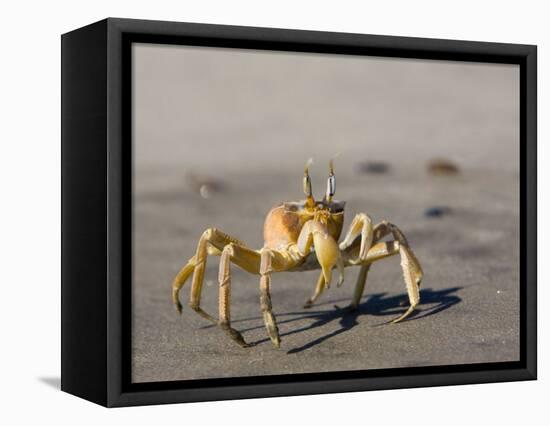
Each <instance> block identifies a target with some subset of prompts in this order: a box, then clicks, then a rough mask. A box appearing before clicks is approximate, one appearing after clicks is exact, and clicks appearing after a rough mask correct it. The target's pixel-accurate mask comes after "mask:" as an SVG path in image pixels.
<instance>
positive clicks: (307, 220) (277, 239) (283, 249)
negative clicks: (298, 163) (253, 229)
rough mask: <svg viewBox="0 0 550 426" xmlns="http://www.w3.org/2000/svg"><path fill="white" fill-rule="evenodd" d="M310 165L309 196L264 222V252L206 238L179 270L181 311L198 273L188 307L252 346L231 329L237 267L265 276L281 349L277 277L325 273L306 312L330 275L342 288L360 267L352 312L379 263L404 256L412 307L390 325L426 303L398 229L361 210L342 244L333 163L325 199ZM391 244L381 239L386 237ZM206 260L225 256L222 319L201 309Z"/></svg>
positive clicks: (269, 319)
mask: <svg viewBox="0 0 550 426" xmlns="http://www.w3.org/2000/svg"><path fill="white" fill-rule="evenodd" d="M309 164H310V162H308V163H307V164H306V167H305V170H304V178H303V185H304V193H305V195H306V199H305V200H303V201H298V202H285V203H281V204H279V205H277V206H275V207H274V208H272V209H271V210H270V211H269V213H268V214H267V217H266V220H265V224H264V246H263V248H261V249H260V250H253V249H251V248H248V247H246V246H245V245H244V244H243V243H242V242H240V241H239V240H237V239H236V238H233V237H231V236H229V235H227V234H225V233H223V232H221V231H220V230H218V229H216V228H209V229H207V230H206V231H204V233H203V234H202V236H201V238H200V240H199V243H198V246H197V251H196V253H195V255H194V256H193V257H192V258H191V259H190V260H189V261H188V262H187V264H186V265H185V266H184V267H183V268H182V269H181V270H180V271H179V273H178V274H177V276H176V278H175V279H174V281H173V283H172V300H173V303H174V304H175V306H176V308H177V310H178V312H179V313H181V310H182V305H181V303H180V301H179V292H180V290H181V288H182V287H183V285H184V284H185V281H186V280H187V279H188V278H189V276H190V275H191V273H193V280H192V284H191V297H190V301H189V306H191V308H192V309H194V310H195V311H196V312H197V313H199V314H200V315H201V316H203V317H204V318H206V319H208V320H209V321H211V322H213V323H214V324H217V325H219V326H220V327H221V328H222V329H223V330H224V331H225V332H226V333H227V334H228V335H229V336H230V337H231V338H232V339H233V340H234V341H235V342H237V343H238V344H239V345H241V346H243V347H246V346H248V344H247V343H246V342H245V340H244V339H243V337H242V335H241V333H239V332H238V331H237V330H235V329H234V328H232V327H231V316H230V301H231V264H232V263H233V264H235V265H237V266H239V267H240V268H242V269H244V270H245V271H247V272H250V273H251V274H255V275H259V276H260V305H261V310H262V313H263V318H264V322H265V326H266V328H267V333H268V334H269V337H270V339H271V341H272V342H273V344H274V345H275V346H276V347H279V346H280V343H281V339H280V337H279V330H278V328H277V322H276V320H275V316H274V315H273V312H272V308H271V296H270V290H271V275H272V273H273V272H281V271H307V270H313V269H321V274H320V276H319V279H318V281H317V285H316V287H315V292H314V294H313V295H312V296H311V298H309V299H308V300H307V301H306V304H305V306H304V308H308V307H310V306H312V305H313V303H314V302H315V301H316V300H317V298H318V297H319V296H320V295H321V293H322V292H323V290H324V289H325V288H328V287H329V286H330V283H331V280H332V270H333V269H334V268H337V270H338V272H339V279H338V286H340V285H341V284H342V282H343V280H344V267H347V266H359V267H360V270H359V276H358V279H357V284H356V287H355V292H354V295H353V299H352V301H351V304H350V306H349V308H350V309H355V308H357V306H358V304H359V301H360V300H361V297H362V295H363V290H364V288H365V282H366V279H367V273H368V271H369V268H370V266H371V264H372V263H373V262H375V261H377V260H380V259H383V258H386V257H388V256H393V255H395V254H397V253H399V254H400V255H401V267H402V269H403V275H404V279H405V284H406V286H407V292H408V295H409V302H410V306H409V308H408V309H407V310H406V311H405V312H404V313H403V314H402V315H401V316H399V317H398V318H396V319H394V320H393V321H392V322H393V323H397V322H399V321H402V320H403V319H405V318H407V317H408V316H409V315H410V314H411V313H412V312H413V311H414V309H415V307H416V306H417V305H418V303H419V301H420V293H419V286H420V281H421V279H422V275H423V273H422V268H421V266H420V263H419V262H418V260H417V259H416V256H415V255H414V253H413V251H412V250H411V248H410V247H409V244H408V242H407V239H406V238H405V236H404V235H403V233H402V232H401V231H400V230H399V228H397V226H395V225H393V224H392V223H389V222H387V221H382V222H380V223H379V224H377V225H373V224H372V221H371V218H370V217H369V216H368V215H367V214H365V213H359V214H357V215H356V216H355V218H354V219H353V221H352V223H351V225H350V227H349V230H348V232H347V234H346V236H345V238H344V239H343V240H342V241H341V242H340V244H338V239H339V238H340V234H341V232H342V227H343V223H344V206H345V203H344V202H340V201H335V200H333V197H334V193H335V189H336V179H335V176H334V170H333V165H332V161H331V162H330V167H329V176H328V182H327V190H326V194H325V197H324V198H323V200H322V201H315V199H314V198H313V194H312V190H311V180H310V177H309V171H308V168H309ZM387 235H391V236H392V237H393V240H391V241H385V242H381V241H380V240H382V239H383V238H384V237H385V236H387ZM208 255H216V256H220V266H219V275H218V282H219V320H216V319H215V318H214V317H212V316H211V315H210V314H208V313H207V312H205V311H204V310H203V309H202V308H201V306H200V301H201V292H202V286H203V280H204V270H205V266H206V259H207V257H208Z"/></svg>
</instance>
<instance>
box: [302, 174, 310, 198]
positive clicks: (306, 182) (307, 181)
mask: <svg viewBox="0 0 550 426" xmlns="http://www.w3.org/2000/svg"><path fill="white" fill-rule="evenodd" d="M304 194H306V197H311V195H312V194H311V179H310V178H309V174H307V175H305V176H304Z"/></svg>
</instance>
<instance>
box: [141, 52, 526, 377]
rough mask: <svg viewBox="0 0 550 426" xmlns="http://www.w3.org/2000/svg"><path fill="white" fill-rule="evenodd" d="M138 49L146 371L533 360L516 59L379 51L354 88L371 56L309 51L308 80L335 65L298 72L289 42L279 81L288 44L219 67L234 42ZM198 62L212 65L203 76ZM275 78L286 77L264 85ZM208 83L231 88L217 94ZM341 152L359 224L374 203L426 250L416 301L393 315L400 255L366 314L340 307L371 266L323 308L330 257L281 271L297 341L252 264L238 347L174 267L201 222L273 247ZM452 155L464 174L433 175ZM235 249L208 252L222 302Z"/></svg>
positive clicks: (420, 251) (343, 182) (237, 283)
mask: <svg viewBox="0 0 550 426" xmlns="http://www.w3.org/2000/svg"><path fill="white" fill-rule="evenodd" d="M205 51H206V53H205ZM135 53H136V56H135V59H136V62H135V66H136V71H135V81H136V86H135V95H136V96H135V101H136V103H135V114H134V121H135V130H134V132H135V136H136V138H135V141H134V143H135V172H134V176H135V177H134V187H135V188H134V282H133V294H132V304H133V321H132V379H133V381H135V382H150V381H166V380H189V379H202V378H215V377H239V376H255V375H277V374H290V373H308V372H324V371H343V370H363V369H380V368H395V367H412V366H427V365H445V364H463V363H480V362H497V361H513V360H517V359H519V284H518V283H519V248H518V244H519V211H518V205H519V172H518V168H517V161H518V159H517V154H518V148H517V144H518V133H517V132H518V130H517V129H518V111H517V109H516V107H515V105H516V101H517V87H516V83H517V82H518V80H517V79H518V78H519V75H516V74H517V72H516V70H514V69H509V68H506V67H505V68H503V69H502V70H500V69H498V70H497V69H496V68H495V66H493V65H487V66H485V67H483V66H479V67H474V66H472V65H455V66H452V65H449V64H440V65H437V66H431V67H430V66H428V65H426V61H424V62H421V61H416V62H415V61H409V62H410V64H409V65H407V64H405V65H403V66H405V68H404V69H401V68H399V67H398V66H397V65H396V64H395V62H392V61H389V62H388V61H384V60H373V61H371V62H369V63H368V64H367V65H365V67H366V68H365V69H366V70H367V71H368V72H367V76H368V78H365V79H364V80H365V81H367V83H365V85H366V87H363V86H362V85H361V84H356V85H355V86H354V87H355V89H356V90H353V91H350V89H349V88H348V89H347V90H346V88H347V87H348V86H349V84H350V83H349V80H350V79H351V78H352V77H354V76H355V77H354V78H356V80H357V75H355V74H353V73H354V72H355V73H356V74H357V71H356V68H357V67H359V68H360V67H361V66H363V65H361V64H362V63H360V61H359V60H355V59H354V61H358V62H353V61H351V62H349V61H348V62H346V63H345V64H344V65H343V66H344V67H346V68H345V69H340V68H338V67H339V65H338V63H339V62H338V61H334V62H331V61H330V60H329V59H326V61H327V62H323V63H318V60H317V59H315V58H313V63H312V62H311V61H309V62H308V61H307V60H306V59H307V58H306V59H303V62H300V60H301V59H300V60H298V62H299V65H300V67H299V69H300V70H304V69H306V70H307V71H308V72H306V71H303V74H304V76H303V79H305V78H306V77H307V76H309V77H311V76H312V75H317V74H318V75H319V76H318V78H317V80H318V82H317V83H316V85H315V84H313V83H311V82H310V83H307V84H306V83H305V81H306V80H301V78H302V77H300V76H301V74H300V73H294V74H289V73H290V72H291V70H296V60H295V59H296V58H294V59H292V58H291V59H292V60H291V59H288V58H286V57H283V56H281V55H278V56H276V57H275V59H276V60H277V66H278V67H279V68H277V70H278V71H277V72H276V73H275V74H274V75H275V76H283V77H285V78H284V79H281V82H279V80H277V79H275V77H273V76H271V74H270V72H271V71H270V70H273V69H274V68H273V67H274V64H273V63H272V61H274V60H275V59H274V57H273V56H269V55H267V56H266V55H265V54H263V55H260V57H259V59H258V58H256V57H254V58H252V59H250V58H251V56H250V55H252V54H251V53H246V54H244V53H243V54H241V55H239V54H237V55H231V56H230V57H228V58H222V59H223V60H224V61H223V64H224V66H225V68H224V69H223V72H221V71H220V70H219V68H218V67H216V66H213V65H212V61H215V60H218V59H217V58H218V56H219V55H218V56H217V55H216V54H215V53H216V52H214V53H212V52H210V51H208V50H207V49H202V51H194V50H193V51H192V52H191V54H187V53H188V52H187V51H185V52H180V51H177V50H174V49H166V48H152V47H150V46H144V47H141V48H138V50H136V52H135ZM218 54H219V52H218ZM182 57H183V60H181V61H180V58H182ZM225 59H228V60H225ZM310 59H311V58H310ZM251 64H252V65H254V66H252V65H251ZM372 64H374V65H372ZM321 65H322V66H321ZM371 65H372V66H371ZM396 67H397V68H396ZM407 67H408V68H407ZM418 67H420V68H421V69H418ZM167 70H168V71H167ZM201 70H202V73H201V72H200V71H201ZM315 70H324V71H323V72H320V71H315ZM163 72H165V73H169V74H170V75H162V73H163ZM185 72H191V73H195V74H193V76H194V79H193V82H194V83H193V84H192V85H191V84H190V83H185V81H187V80H186V78H184V77H185V75H184V73H185ZM245 72H246V73H245ZM315 72H317V74H315ZM350 72H351V77H350V74H349V73H350ZM178 73H179V74H178ZM415 73H416V74H415ZM430 73H431V74H430ZM289 75H292V76H294V77H296V78H294V79H290V78H289ZM201 76H202V77H201ZM230 76H234V78H233V79H231V78H230ZM237 76H238V78H237ZM258 76H264V78H259V77H258ZM265 76H267V77H265ZM269 76H271V77H272V78H271V79H270V78H268V77H269ZM335 76H340V77H338V78H336V77H335ZM201 78H202V79H201ZM243 78H244V79H245V81H246V82H247V83H246V84H245V85H244V86H245V87H243V85H242V84H241V87H239V90H237V89H236V88H235V87H234V84H233V85H232V84H231V82H233V81H241V80H242V79H243ZM266 78H267V80H266ZM178 79H179V80H178ZM310 79H311V78H309V79H308V80H307V81H309V80H310ZM326 79H329V80H330V83H331V84H328V83H327V80H326ZM411 79H412V80H413V82H414V84H412V83H413V82H411ZM317 80H316V81H317ZM159 81H161V82H163V84H160V83H158V82H159ZM174 81H180V82H181V85H175V83H174ZM358 81H363V80H361V79H359V80H358ZM371 82H377V84H373V83H371ZM222 83H224V84H222ZM186 84H189V87H187V86H186ZM266 84H267V86H268V87H270V88H271V89H272V90H271V91H270V92H269V93H264V95H262V96H260V97H259V95H258V91H259V90H260V89H259V88H263V90H265V87H266ZM285 84H286V85H285ZM288 85H290V86H291V87H290V89H288V88H287V86H288ZM180 86H184V87H183V88H182V87H180ZM191 86H192V87H191ZM174 87H176V89H174ZM283 88H285V89H284V90H283ZM320 88H323V90H324V91H323V90H320ZM426 88H431V89H429V90H427V89H426ZM180 90H181V92H180ZM285 90H286V91H285ZM281 92H284V93H281ZM270 94H271V95H272V96H271V97H269V96H270ZM317 94H319V97H316V96H317ZM206 95H209V96H212V97H215V99H217V100H216V101H215V102H211V103H210V104H209V103H208V102H206V101H205V100H204V98H205V96H206ZM253 95H255V97H256V98H255V100H254V99H253ZM321 95H322V96H321ZM263 96H265V97H266V98H265V99H267V100H265V99H264V101H263V102H261V99H262V97H263ZM258 97H259V98H258ZM253 100H254V103H252V101H253ZM322 100H323V101H322ZM321 101H322V102H321ZM381 105H382V106H383V107H381ZM222 110H223V111H222ZM174 111H177V113H176V112H174ZM361 117H366V118H364V119H362V118H361ZM337 152H339V153H340V154H341V155H340V156H339V157H338V158H337V160H336V177H337V193H336V198H337V199H340V200H345V201H346V202H347V205H346V221H345V226H344V229H347V226H349V224H350V222H351V220H352V219H353V216H354V214H356V213H358V212H367V213H368V214H369V215H370V216H371V217H372V218H373V220H374V221H375V222H379V221H381V220H383V219H387V220H390V221H392V222H393V223H395V224H397V225H398V226H399V227H400V228H401V229H402V230H403V231H404V233H405V235H406V236H407V237H408V239H409V242H410V244H411V246H412V248H413V250H414V251H415V253H416V255H417V257H418V258H419V260H420V262H421V263H422V266H423V269H424V273H425V278H424V280H423V283H422V287H421V292H420V294H421V302H420V306H419V309H418V311H417V313H416V315H414V316H413V317H411V318H410V319H409V320H407V321H405V322H403V323H400V324H396V325H388V324H386V323H387V322H388V321H390V320H391V319H393V318H394V317H396V316H398V315H399V314H400V313H402V312H403V311H404V310H405V309H406V308H407V306H408V300H407V295H406V290H405V284H404V281H403V278H402V272H401V268H400V265H399V257H398V256H396V257H392V258H389V259H385V260H382V261H380V262H377V263H376V264H375V265H374V266H373V267H372V269H371V272H370V273H369V277H368V281H367V286H366V291H365V295H364V297H363V299H362V301H361V305H360V307H359V309H358V310H357V311H356V312H352V313H349V312H346V311H345V310H343V309H341V308H344V307H345V306H346V305H347V304H348V303H349V301H350V299H351V296H352V294H353V289H354V286H355V279H356V276H357V272H358V270H357V269H356V268H346V279H345V282H344V284H343V286H342V287H341V288H336V286H335V285H333V287H331V288H330V289H329V290H327V291H326V292H325V293H324V294H323V295H322V296H321V298H320V300H319V302H318V304H316V305H315V306H313V307H312V308H310V309H303V307H302V305H303V303H304V302H305V300H306V299H307V298H308V297H309V296H310V295H311V294H312V292H313V289H314V287H315V283H316V280H317V276H318V272H316V271H314V272H301V273H279V274H274V276H273V288H272V302H273V310H274V313H275V315H276V317H277V319H278V323H279V330H280V333H281V337H282V344H281V348H280V349H276V348H274V347H273V345H272V343H271V341H270V340H269V339H268V337H267V334H266V331H265V327H264V324H263V320H262V317H261V312H260V300H259V277H257V276H253V275H250V274H247V273H245V272H243V271H241V270H239V269H238V268H237V267H234V268H233V280H232V283H233V284H232V295H233V297H232V319H233V326H234V327H235V328H237V329H238V330H240V331H241V332H242V333H243V336H244V338H245V339H246V340H247V341H248V342H251V343H254V344H255V345H254V346H253V347H250V348H246V349H243V348H240V347H238V346H237V345H236V344H235V343H233V342H232V341H231V340H230V339H229V338H228V337H227V336H226V335H225V334H224V333H223V332H222V331H221V330H219V329H218V328H217V327H215V326H213V325H211V324H209V323H208V322H207V321H206V320H204V319H203V318H201V317H200V316H198V315H197V314H196V313H195V312H193V311H192V310H191V309H190V308H189V307H187V302H188V296H189V290H190V281H189V282H188V283H187V284H186V286H185V287H184V289H183V290H182V294H181V301H182V303H183V305H184V309H183V313H182V315H181V316H180V315H178V314H177V312H176V310H175V309H174V307H173V306H172V302H171V282H172V280H173V278H174V276H175V275H176V274H177V272H178V270H179V269H180V268H181V267H182V265H184V264H185V262H186V261H187V260H188V259H189V258H190V257H191V256H192V255H193V254H194V252H195V250H196V244H197V242H198V239H199V237H200V235H201V234H202V232H203V231H204V230H205V229H207V228H208V227H212V226H215V227H217V228H219V229H220V230H222V231H224V232H225V233H228V234H230V235H232V236H234V237H236V238H238V239H240V240H242V241H244V242H245V243H246V244H247V245H248V246H250V247H252V248H255V249H259V248H260V247H261V246H262V227H263V220H264V218H265V215H266V213H267V212H268V210H269V209H270V208H271V207H272V206H273V205H275V204H277V203H279V202H281V201H291V200H298V199H300V198H302V197H303V195H302V193H301V185H302V184H301V178H302V167H303V164H304V162H305V160H306V159H307V158H308V157H309V156H312V157H314V159H315V160H316V162H315V163H314V165H313V168H312V178H313V187H314V192H315V194H316V195H317V196H318V197H319V198H320V197H321V196H322V195H321V194H322V193H323V192H324V188H325V180H326V174H327V162H328V159H329V158H330V157H331V156H332V155H334V154H335V153H337ZM440 156H443V157H445V158H448V159H450V160H451V161H453V162H454V163H455V164H457V165H458V167H459V169H460V171H459V173H458V174H456V175H450V176H434V175H432V174H430V173H428V171H427V169H426V164H427V162H428V161H429V160H430V159H431V158H433V157H440ZM364 161H382V162H385V163H387V164H388V166H389V169H388V170H387V171H386V172H383V173H365V172H362V171H361V167H360V166H361V164H362V162H364ZM203 184H205V185H206V186H205V187H203V190H202V194H201V191H200V187H201V185H203ZM205 197H207V198H205ZM431 207H444V209H443V214H442V215H441V216H440V217H429V216H427V215H426V214H425V212H426V210H427V209H429V208H431ZM447 209H448V210H447ZM218 263H219V258H218V257H210V258H209V259H208V263H207V268H206V278H205V285H204V289H203V299H202V300H203V307H204V309H205V310H206V311H207V312H209V313H211V314H214V315H215V316H217V303H218V284H217V272H218Z"/></svg>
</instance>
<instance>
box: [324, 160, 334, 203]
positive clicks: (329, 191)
mask: <svg viewBox="0 0 550 426" xmlns="http://www.w3.org/2000/svg"><path fill="white" fill-rule="evenodd" d="M335 193H336V176H334V165H333V163H332V160H330V163H329V174H328V180H327V193H326V195H325V199H326V200H327V202H329V203H330V202H331V201H332V197H334V194H335Z"/></svg>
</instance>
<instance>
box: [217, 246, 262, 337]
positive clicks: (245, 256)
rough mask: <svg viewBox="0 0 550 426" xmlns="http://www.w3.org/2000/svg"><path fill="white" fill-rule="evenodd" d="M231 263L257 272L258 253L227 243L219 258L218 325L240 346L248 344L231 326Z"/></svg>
mask: <svg viewBox="0 0 550 426" xmlns="http://www.w3.org/2000/svg"><path fill="white" fill-rule="evenodd" d="M231 263H235V264H237V265H239V266H241V267H242V268H243V269H245V270H249V271H252V272H255V273H257V272H258V265H259V263H260V255H259V254H258V253H257V252H256V251H254V250H250V249H248V248H246V247H244V246H240V245H238V244H235V243H229V244H228V245H226V246H225V247H224V249H223V251H222V254H221V258H220V269H219V274H218V282H219V292H220V294H219V302H218V303H219V315H220V319H219V323H218V324H219V326H220V327H221V329H222V330H224V331H225V332H226V333H227V334H228V335H229V337H231V339H233V340H234V341H235V342H237V344H239V345H240V346H242V347H247V346H248V344H247V343H246V342H245V340H244V339H243V337H242V335H241V333H239V332H238V331H237V330H235V329H234V328H232V327H231Z"/></svg>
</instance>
